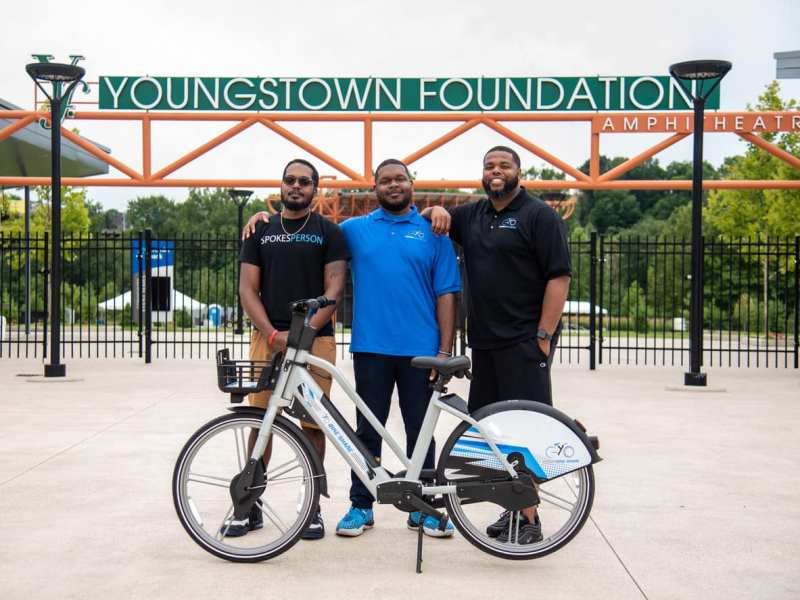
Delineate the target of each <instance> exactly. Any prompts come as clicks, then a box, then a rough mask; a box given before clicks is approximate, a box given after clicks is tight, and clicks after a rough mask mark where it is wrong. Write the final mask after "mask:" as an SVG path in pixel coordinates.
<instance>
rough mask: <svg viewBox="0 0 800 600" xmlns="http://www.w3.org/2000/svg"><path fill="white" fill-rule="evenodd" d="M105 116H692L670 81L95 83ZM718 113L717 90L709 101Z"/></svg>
mask: <svg viewBox="0 0 800 600" xmlns="http://www.w3.org/2000/svg"><path fill="white" fill-rule="evenodd" d="M100 108H101V109H103V110H168V111H174V110H201V111H214V110H224V111H292V112H363V111H370V112H373V111H374V112H379V111H380V112H382V111H396V112H456V111H458V112H461V111H468V112H473V111H474V112H480V111H487V112H507V111H513V112H532V111H595V110H599V111H606V110H624V111H636V110H689V109H691V108H692V104H691V100H690V98H689V97H687V95H686V93H685V92H684V91H683V90H682V89H681V87H680V85H679V84H678V83H677V82H676V81H675V80H673V79H672V78H671V77H668V76H658V77H655V76H645V77H630V76H624V77H623V76H618V77H451V78H435V77H431V78H426V77H423V78H414V79H411V78H387V77H308V78H298V77H149V76H145V77H134V76H128V77H111V76H102V77H100ZM706 108H710V109H715V108H719V88H717V90H716V91H715V92H714V94H712V96H711V97H710V98H709V99H708V100H707V102H706Z"/></svg>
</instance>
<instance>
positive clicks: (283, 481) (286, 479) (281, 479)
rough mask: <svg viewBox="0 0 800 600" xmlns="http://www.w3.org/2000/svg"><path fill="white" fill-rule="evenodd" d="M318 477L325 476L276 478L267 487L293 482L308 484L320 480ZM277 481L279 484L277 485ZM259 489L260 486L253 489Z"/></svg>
mask: <svg viewBox="0 0 800 600" xmlns="http://www.w3.org/2000/svg"><path fill="white" fill-rule="evenodd" d="M318 477H323V475H312V476H311V477H304V476H302V475H301V476H299V477H279V478H278V479H274V478H273V479H270V480H269V481H268V482H267V485H268V486H273V485H280V484H281V483H291V482H292V481H303V482H306V481H308V480H310V479H314V478H318ZM276 481H277V482H278V483H275V482H276ZM257 487H258V486H253V489H256V488H257ZM263 487H267V486H263Z"/></svg>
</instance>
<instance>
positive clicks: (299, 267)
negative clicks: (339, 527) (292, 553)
mask: <svg viewBox="0 0 800 600" xmlns="http://www.w3.org/2000/svg"><path fill="white" fill-rule="evenodd" d="M318 184H319V174H318V173H317V170H316V169H315V168H314V166H313V165H312V164H311V163H309V162H307V161H305V160H302V159H295V160H292V161H290V162H289V164H287V165H286V168H285V169H284V171H283V181H282V183H281V203H282V205H283V209H282V211H281V212H280V213H278V214H277V215H272V216H270V217H269V220H268V221H267V222H259V223H258V224H257V225H256V227H255V233H254V234H253V235H252V236H250V237H249V238H248V239H246V240H245V241H244V243H243V244H242V252H241V256H240V260H241V267H242V270H241V277H240V283H239V295H240V297H241V300H242V307H243V308H244V310H245V312H246V313H247V316H248V317H250V320H251V321H252V322H253V325H254V326H255V329H254V330H253V334H252V336H251V339H250V358H251V359H253V360H269V359H270V358H271V357H272V355H273V354H274V353H278V352H281V351H283V350H285V349H286V341H287V338H288V334H289V325H290V324H291V320H292V315H291V311H290V309H289V304H290V303H291V302H293V301H294V300H301V299H303V298H315V297H317V296H321V295H323V294H324V295H325V296H327V297H328V298H332V299H335V300H338V299H339V298H340V297H341V293H342V290H343V289H344V281H345V272H346V269H345V267H346V264H347V261H348V260H349V258H350V251H349V249H348V247H347V241H346V240H345V238H344V234H343V233H342V231H341V230H340V229H339V226H338V225H336V224H335V223H333V222H331V221H329V220H327V219H325V218H324V217H322V216H320V214H319V213H316V212H313V211H312V210H311V202H312V200H313V199H314V194H315V192H316V190H317V185H318ZM334 310H336V307H335V306H330V307H327V308H323V309H320V310H318V311H317V312H316V313H315V314H314V316H313V317H311V326H312V327H314V328H315V329H317V337H316V338H315V339H314V343H313V345H312V347H311V353H312V354H314V355H316V356H319V357H320V358H323V359H325V360H327V361H328V362H330V363H334V362H336V341H335V340H334V337H333V327H332V325H331V316H332V315H333V311H334ZM309 371H311V374H312V376H313V377H314V379H315V380H316V382H317V383H318V384H319V386H320V388H322V391H323V392H325V394H327V395H330V390H331V383H332V381H331V378H330V376H329V375H328V374H327V373H324V372H321V371H317V370H315V369H314V368H313V367H309ZM270 395H271V392H269V391H265V392H259V393H257V394H250V395H249V396H248V402H249V403H250V404H252V405H254V406H259V407H261V408H266V407H267V404H268V402H269V398H270ZM301 425H302V427H303V430H304V431H305V433H306V435H307V436H308V437H309V439H310V440H311V441H312V443H313V444H314V446H315V447H316V449H317V451H318V452H319V454H320V457H321V458H323V459H324V458H325V435H324V434H323V433H322V431H320V430H319V429H318V428H317V426H316V425H315V424H314V423H305V422H301ZM255 433H256V432H255V431H253V432H252V433H251V436H250V447H252V445H253V443H254V441H255V435H254V434H255ZM271 449H272V442H271V441H270V443H269V444H268V446H267V449H266V451H265V452H264V460H265V462H268V461H269V457H270V454H271ZM261 525H262V515H261V510H260V509H259V508H258V506H255V505H254V506H253V510H251V511H250V515H249V516H248V518H247V519H245V520H244V521H242V522H239V521H234V522H232V523H230V524H228V523H226V525H225V527H226V531H227V533H226V535H227V536H241V535H245V534H247V533H248V531H252V530H253V529H258V528H259V527H261ZM324 534H325V528H324V525H323V522H322V515H321V514H320V512H319V509H318V510H317V513H316V515H315V516H314V518H313V520H312V521H311V523H310V525H309V527H308V529H307V530H306V531H305V532H303V539H319V538H321V537H322V536H323V535H324Z"/></svg>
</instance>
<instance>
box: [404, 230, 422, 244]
mask: <svg viewBox="0 0 800 600" xmlns="http://www.w3.org/2000/svg"><path fill="white" fill-rule="evenodd" d="M403 237H405V238H406V239H409V240H420V241H422V240H424V239H425V232H424V231H422V230H421V229H417V230H416V231H409V232H408V233H407V234H405V235H404V236H403Z"/></svg>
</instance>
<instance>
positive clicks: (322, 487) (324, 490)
mask: <svg viewBox="0 0 800 600" xmlns="http://www.w3.org/2000/svg"><path fill="white" fill-rule="evenodd" d="M228 410H229V411H231V412H235V413H241V414H250V415H253V416H255V417H258V418H259V419H263V418H264V413H265V412H266V411H265V410H264V409H263V408H259V407H258V406H229V407H228ZM275 420H276V421H279V422H280V424H281V425H282V426H284V427H286V428H287V429H290V430H292V432H293V433H295V434H296V435H297V439H298V440H300V443H301V444H303V445H304V446H305V449H306V451H307V452H308V455H309V456H310V457H311V466H312V468H313V469H314V472H315V474H317V475H319V493H320V494H322V495H323V496H325V497H326V498H330V496H329V495H328V477H327V474H326V473H325V465H323V464H322V459H321V458H320V457H319V452H317V449H316V448H314V445H313V444H312V443H311V441H310V440H309V439H308V437H307V436H306V435H305V434H304V433H303V430H302V429H300V428H299V427H298V426H297V425H295V424H294V423H292V422H291V421H290V420H289V419H287V418H285V417H283V416H281V415H278V416H276V417H275Z"/></svg>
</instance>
